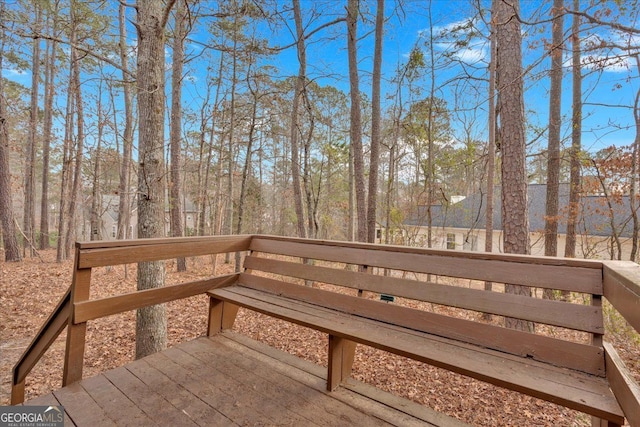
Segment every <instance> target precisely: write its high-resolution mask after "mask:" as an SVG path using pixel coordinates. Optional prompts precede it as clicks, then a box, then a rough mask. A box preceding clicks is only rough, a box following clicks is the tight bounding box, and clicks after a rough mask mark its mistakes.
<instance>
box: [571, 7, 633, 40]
mask: <svg viewBox="0 0 640 427" xmlns="http://www.w3.org/2000/svg"><path fill="white" fill-rule="evenodd" d="M565 10H566V11H567V13H572V14H574V15H578V16H582V17H583V18H585V19H586V20H587V21H589V22H590V23H591V24H598V25H605V26H608V27H611V28H615V29H616V30H619V31H623V32H625V33H630V34H640V28H633V27H629V26H626V25H622V24H619V23H617V22H607V21H603V20H601V19H598V18H596V17H595V16H592V15H589V14H588V13H585V12H580V11H577V10H569V9H565Z"/></svg>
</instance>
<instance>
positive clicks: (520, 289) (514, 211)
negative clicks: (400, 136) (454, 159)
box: [493, 0, 534, 332]
mask: <svg viewBox="0 0 640 427" xmlns="http://www.w3.org/2000/svg"><path fill="white" fill-rule="evenodd" d="M493 6H494V11H495V22H496V43H497V55H496V56H497V60H498V68H497V73H498V79H497V87H498V113H499V115H500V138H499V139H500V144H501V147H502V224H503V229H504V237H503V238H504V251H505V252H507V253H518V254H527V253H528V252H529V215H528V208H527V180H526V164H525V155H526V145H525V138H524V98H523V82H522V35H521V32H520V21H518V19H516V15H517V14H518V13H519V9H520V4H519V1H518V0H494V4H493ZM505 292H508V293H512V294H518V295H526V296H531V288H530V287H528V286H518V285H510V284H507V285H505ZM505 326H506V327H508V328H515V329H520V330H525V331H530V332H533V330H534V324H533V323H532V322H526V321H523V320H520V319H513V318H505Z"/></svg>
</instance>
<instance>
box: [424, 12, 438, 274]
mask: <svg viewBox="0 0 640 427" xmlns="http://www.w3.org/2000/svg"><path fill="white" fill-rule="evenodd" d="M432 3H433V1H432V0H429V62H430V67H429V68H430V70H431V83H430V86H429V107H428V122H427V176H426V178H427V179H426V185H427V247H428V248H431V247H432V246H433V241H432V239H433V212H432V207H433V199H434V193H435V182H434V175H435V174H434V172H433V120H434V117H433V116H434V114H433V103H434V102H435V95H436V75H435V74H436V64H435V51H434V47H433V45H434V42H435V40H434V36H433V13H432V9H431V6H432ZM429 278H430V276H429Z"/></svg>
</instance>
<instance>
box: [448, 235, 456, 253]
mask: <svg viewBox="0 0 640 427" xmlns="http://www.w3.org/2000/svg"><path fill="white" fill-rule="evenodd" d="M455 248H456V234H455V233H447V249H455Z"/></svg>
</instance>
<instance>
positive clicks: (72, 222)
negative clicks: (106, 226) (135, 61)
mask: <svg viewBox="0 0 640 427" xmlns="http://www.w3.org/2000/svg"><path fill="white" fill-rule="evenodd" d="M70 9H71V37H70V39H71V40H72V42H73V44H74V45H75V41H76V37H77V36H76V26H77V20H76V15H75V13H76V8H75V7H74V6H73V4H72V6H71V8H70ZM71 65H72V71H73V73H72V80H73V93H74V96H75V106H76V116H77V117H76V129H77V130H76V132H77V133H76V154H75V164H74V170H73V184H72V186H71V192H70V194H69V212H68V214H67V227H66V228H67V234H66V238H65V251H66V253H70V251H71V248H72V247H73V242H74V240H75V237H76V215H77V212H76V210H77V209H76V206H77V204H78V197H81V194H80V188H81V186H82V158H83V151H84V105H83V101H82V88H81V85H80V59H79V58H78V51H77V49H75V48H74V47H73V45H72V46H71Z"/></svg>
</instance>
